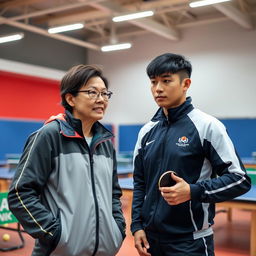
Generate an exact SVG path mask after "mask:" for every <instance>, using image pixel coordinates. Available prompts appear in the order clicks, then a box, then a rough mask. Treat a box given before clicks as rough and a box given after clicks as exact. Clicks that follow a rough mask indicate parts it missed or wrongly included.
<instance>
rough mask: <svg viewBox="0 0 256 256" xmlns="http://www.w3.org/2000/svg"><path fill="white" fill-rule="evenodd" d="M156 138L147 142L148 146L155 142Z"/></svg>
mask: <svg viewBox="0 0 256 256" xmlns="http://www.w3.org/2000/svg"><path fill="white" fill-rule="evenodd" d="M154 141H155V140H151V141H149V142H146V146H148V145H149V144H151V143H153V142H154Z"/></svg>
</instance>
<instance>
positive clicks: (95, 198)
mask: <svg viewBox="0 0 256 256" xmlns="http://www.w3.org/2000/svg"><path fill="white" fill-rule="evenodd" d="M84 143H85V147H86V148H87V150H88V152H89V159H90V170H91V183H92V194H93V199H94V205H95V215H96V228H95V229H96V232H95V246H94V250H93V253H92V256H94V255H95V254H96V253H97V250H98V247H99V204H98V200H97V195H96V188H95V180H94V168H93V163H94V161H93V152H92V151H91V148H90V146H89V145H88V143H87V141H86V140H85V139H84Z"/></svg>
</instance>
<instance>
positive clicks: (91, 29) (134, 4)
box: [0, 0, 256, 50]
mask: <svg viewBox="0 0 256 256" xmlns="http://www.w3.org/2000/svg"><path fill="white" fill-rule="evenodd" d="M190 2H192V0H0V35H1V25H2V24H5V25H9V26H12V27H16V28H17V31H18V30H19V29H22V30H25V31H30V32H33V33H38V34H41V35H44V36H47V37H51V38H55V39H57V40H61V41H65V42H68V43H71V44H75V45H79V46H81V47H85V48H88V49H93V50H99V49H100V46H101V45H103V44H108V43H110V42H112V43H113V42H118V41H119V42H123V41H132V39H133V38H135V37H140V36H143V35H145V34H149V33H151V34H156V35H158V36H160V37H163V38H165V39H168V40H171V41H172V40H175V41H178V40H182V29H183V28H189V27H192V26H200V25H204V24H210V23H215V22H221V21H225V20H232V21H233V22H234V23H235V25H236V26H239V27H241V28H242V29H245V30H252V29H254V26H255V24H254V23H255V16H256V0H232V1H231V2H225V3H221V4H215V5H211V6H205V7H198V8H190V7H189V3H190ZM146 10H153V11H154V13H155V15H154V16H152V17H148V18H143V19H137V20H132V21H126V22H120V23H114V22H112V17H113V16H116V15H121V14H127V13H131V12H138V11H146ZM76 22H83V23H84V24H85V26H84V28H83V29H81V30H77V31H72V32H71V31H70V32H65V33H61V34H49V33H48V32H47V29H48V28H49V27H53V26H59V25H66V24H71V23H76ZM219 24H221V23H219Z"/></svg>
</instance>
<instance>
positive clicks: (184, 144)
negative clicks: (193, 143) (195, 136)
mask: <svg viewBox="0 0 256 256" xmlns="http://www.w3.org/2000/svg"><path fill="white" fill-rule="evenodd" d="M176 145H177V146H179V147H187V146H189V143H188V138H187V137H186V136H182V137H180V138H179V139H178V142H177V143H176Z"/></svg>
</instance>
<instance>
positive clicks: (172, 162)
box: [131, 97, 251, 241]
mask: <svg viewBox="0 0 256 256" xmlns="http://www.w3.org/2000/svg"><path fill="white" fill-rule="evenodd" d="M167 170H173V171H175V172H176V173H177V174H178V176H180V177H181V178H183V179H184V180H185V181H186V182H187V183H189V184H190V189H191V200H189V201H187V202H184V203H182V204H179V205H175V206H170V205H169V204H167V202H166V201H165V200H164V199H163V197H162V196H161V193H160V191H159V189H158V179H159V177H160V176H161V174H162V173H163V172H165V171H167ZM250 186H251V184H250V178H249V177H248V176H247V174H246V171H245V168H244V166H243V165H242V163H241V160H240V159H239V157H238V155H237V154H236V151H235V148H234V145H233V143H232V142H231V140H230V138H229V136H228V134H227V132H226V129H225V127H224V125H223V124H222V123H221V122H220V121H218V120H217V119H215V118H214V117H212V116H209V115H207V114H205V113H203V112H201V111H200V110H198V109H195V108H194V107H193V106H192V104H191V98H190V97H189V98H187V99H186V101H185V102H184V103H183V104H182V105H181V106H179V107H176V108H172V109H169V110H168V117H166V116H165V114H164V113H163V110H162V109H159V110H158V111H157V113H156V114H155V116H154V117H153V118H152V120H151V121H150V122H149V123H147V124H146V125H145V126H143V127H142V129H141V130H140V132H139V135H138V141H137V144H136V147H135V152H134V194H133V205H132V208H133V211H132V224H131V231H132V232H133V233H134V232H135V231H137V230H140V229H144V230H145V231H146V233H147V235H149V236H151V237H157V238H159V239H163V240H169V241H171V240H176V241H177V240H179V239H180V240H187V239H197V238H201V237H206V236H208V235H211V234H212V232H213V231H212V225H213V223H214V221H213V219H214V216H215V203H217V202H221V201H225V200H230V199H232V198H234V197H237V196H239V195H241V194H243V193H245V192H247V191H248V190H249V189H250Z"/></svg>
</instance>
